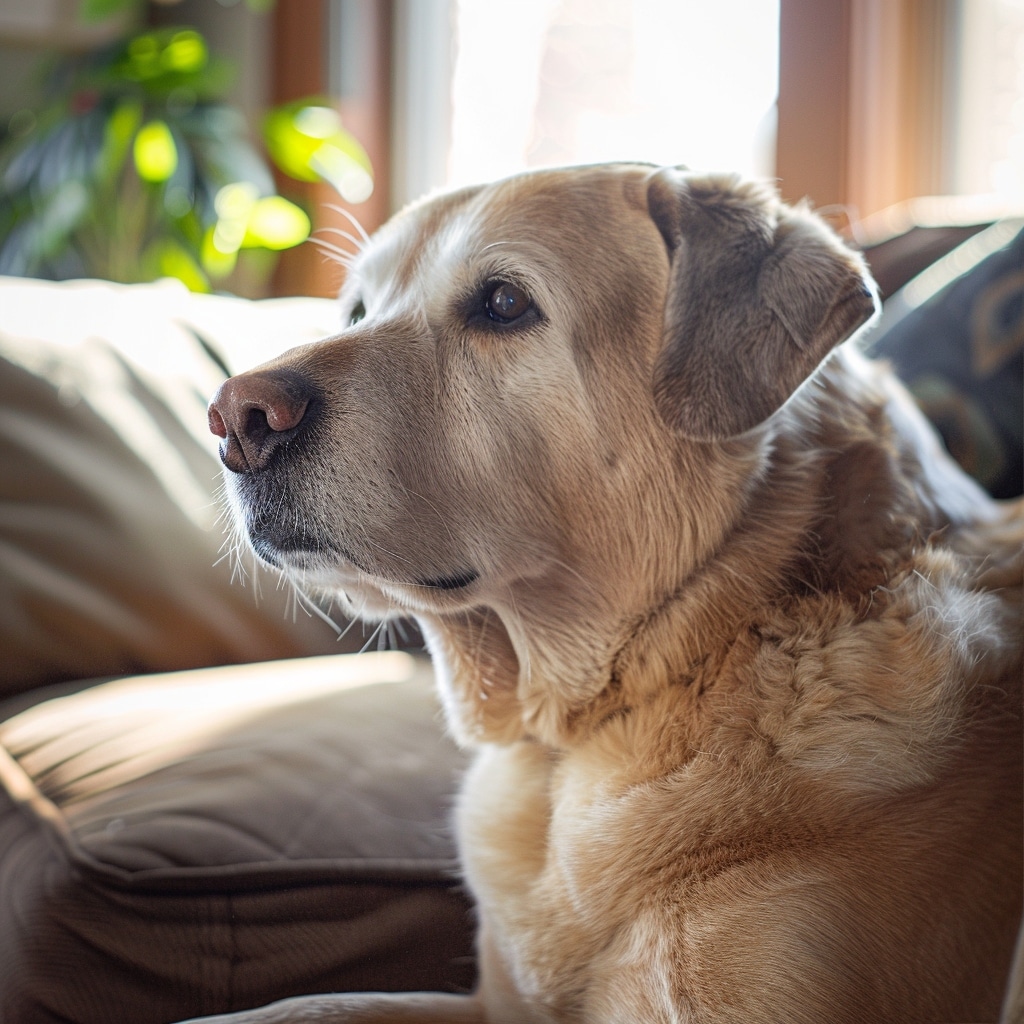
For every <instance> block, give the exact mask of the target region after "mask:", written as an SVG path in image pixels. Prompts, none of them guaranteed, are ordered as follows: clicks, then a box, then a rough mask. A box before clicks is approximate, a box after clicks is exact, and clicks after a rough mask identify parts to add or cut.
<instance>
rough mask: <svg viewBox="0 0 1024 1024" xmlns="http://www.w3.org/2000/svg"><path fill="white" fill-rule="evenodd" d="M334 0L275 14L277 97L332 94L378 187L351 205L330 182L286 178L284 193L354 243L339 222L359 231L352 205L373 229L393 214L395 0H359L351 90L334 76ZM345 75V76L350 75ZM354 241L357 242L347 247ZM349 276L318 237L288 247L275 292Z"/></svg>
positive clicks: (334, 289)
mask: <svg viewBox="0 0 1024 1024" xmlns="http://www.w3.org/2000/svg"><path fill="white" fill-rule="evenodd" d="M329 2H330V0H281V2H279V3H277V4H276V5H275V8H274V14H273V35H274V43H273V53H274V60H273V68H272V88H271V99H272V102H273V103H287V102H289V101H291V100H296V99H300V98H302V97H304V96H311V95H321V96H329V97H330V98H331V99H332V100H333V101H334V103H335V104H336V106H337V109H338V111H339V112H340V114H341V118H342V123H343V124H344V125H345V127H346V128H347V129H348V130H349V131H351V132H352V133H353V135H355V137H356V138H357V139H358V140H359V141H360V143H362V145H363V146H364V148H365V149H366V151H367V153H368V155H369V157H370V161H371V163H372V164H373V169H374V192H373V195H372V196H371V197H370V198H369V199H368V200H367V201H366V202H365V203H360V204H359V205H358V206H352V205H350V204H346V203H344V202H343V201H342V199H341V198H340V196H339V195H338V194H337V192H335V191H334V189H333V188H331V187H330V186H329V185H326V184H320V183H315V184H306V183H300V182H295V181H292V180H290V179H289V180H287V181H280V182H279V187H280V188H281V189H282V191H284V192H285V193H286V194H289V195H291V196H293V197H297V198H298V200H299V201H300V202H301V203H303V205H304V206H305V207H306V208H307V209H308V210H309V212H310V214H311V216H312V219H313V234H314V237H316V236H318V235H319V236H321V237H323V239H324V240H325V241H327V242H330V243H331V244H341V245H343V246H345V245H348V243H346V242H344V240H341V239H340V237H339V236H337V235H336V234H334V233H333V230H334V229H338V230H342V231H346V232H348V233H350V234H355V232H354V231H353V228H352V225H351V223H350V222H349V221H348V219H347V218H346V217H345V215H344V214H342V213H339V212H338V211H337V210H336V209H334V207H341V208H342V209H346V210H348V211H349V213H350V214H351V215H352V216H354V217H355V218H356V219H357V220H358V221H359V222H360V224H361V225H362V226H363V228H364V229H365V230H366V231H367V232H372V231H373V230H375V229H376V228H377V227H379V226H380V224H381V223H383V221H384V220H385V219H386V218H387V215H388V209H389V197H388V182H389V181H390V177H391V175H390V145H389V140H390V134H389V125H390V121H391V117H390V108H391V86H390V82H391V20H392V18H391V6H392V5H391V0H354V2H356V3H358V4H360V15H361V16H360V17H359V18H358V19H354V21H355V23H356V27H355V29H354V30H355V31H358V32H359V34H360V38H359V39H357V40H354V41H352V40H350V48H351V47H355V48H356V49H357V51H358V53H359V59H360V71H361V75H360V80H359V82H358V87H357V88H356V87H353V88H352V91H351V92H350V94H348V95H342V91H343V90H342V88H341V86H340V83H339V82H331V81H330V77H331V76H330V67H329V54H330V49H331V48H330V40H329V38H328V33H329V32H330V31H331V29H332V19H331V17H330V11H329V7H328V4H329ZM344 77H345V76H344V75H342V76H341V78H342V79H344ZM349 247H351V246H349ZM343 280H344V268H343V267H342V266H341V264H340V263H338V262H337V261H336V260H333V259H330V258H327V257H325V256H324V255H323V253H322V252H321V251H320V250H319V249H318V248H317V246H316V244H315V243H314V242H307V243H305V244H304V245H301V246H299V247H298V248H296V249H292V250H289V251H287V252H285V253H282V256H281V260H280V262H279V264H278V267H277V270H276V272H275V275H274V282H273V291H274V293H275V294H276V295H317V296H326V297H330V296H334V295H337V293H338V289H339V288H340V287H341V284H342V282H343Z"/></svg>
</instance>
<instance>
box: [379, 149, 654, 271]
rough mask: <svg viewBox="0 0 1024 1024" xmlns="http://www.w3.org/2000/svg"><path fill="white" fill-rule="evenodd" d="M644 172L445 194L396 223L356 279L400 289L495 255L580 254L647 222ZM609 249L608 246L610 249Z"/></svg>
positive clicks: (543, 177) (533, 176)
mask: <svg viewBox="0 0 1024 1024" xmlns="http://www.w3.org/2000/svg"><path fill="white" fill-rule="evenodd" d="M649 174H650V168H646V167H638V166H632V165H603V166H595V167H586V168H566V169H561V170H552V171H535V172H530V173H527V174H522V175H517V176H514V177H511V178H506V179H504V180H502V181H498V182H495V183H493V184H490V185H485V186H479V187H474V188H468V189H463V190H459V191H456V192H451V193H445V194H442V195H439V196H435V197H432V198H429V199H426V200H424V201H422V202H420V203H417V204H415V205H413V206H412V207H410V208H408V209H407V210H405V211H403V212H402V213H401V214H399V215H398V216H397V217H395V218H394V219H393V220H392V221H391V222H390V223H389V224H388V225H387V226H386V227H385V228H384V229H383V230H382V231H381V232H379V233H378V235H377V236H375V237H374V240H373V242H372V243H371V244H370V246H368V248H367V250H366V251H365V252H364V254H363V257H362V258H361V259H360V261H359V262H360V274H361V275H363V276H364V277H365V278H367V279H370V280H373V279H378V280H380V281H387V282H389V284H390V285H391V287H396V286H397V287H407V286H409V285H411V284H412V283H413V282H414V281H415V282H417V283H421V282H422V281H423V280H424V278H434V277H437V276H438V275H439V274H441V273H446V272H452V271H453V270H456V269H460V268H461V269H467V270H470V271H471V270H472V268H473V265H474V264H477V263H480V262H483V261H485V260H486V259H488V258H492V257H494V256H496V255H497V254H496V252H495V250H502V253H510V252H511V253H520V254H522V253H534V254H536V253H540V252H545V253H547V254H549V255H552V256H558V255H559V254H565V255H572V254H577V255H578V254H579V253H580V251H581V250H583V249H585V248H586V247H587V246H589V245H593V243H594V241H595V239H596V238H597V237H598V236H600V235H603V234H605V232H607V237H609V239H611V240H613V239H614V228H615V226H616V224H617V223H619V224H621V222H623V221H625V220H627V219H629V218H635V217H637V216H642V217H644V218H646V217H647V203H646V193H645V190H644V189H645V182H646V180H647V178H648V176H649ZM612 245H614V242H613V241H612Z"/></svg>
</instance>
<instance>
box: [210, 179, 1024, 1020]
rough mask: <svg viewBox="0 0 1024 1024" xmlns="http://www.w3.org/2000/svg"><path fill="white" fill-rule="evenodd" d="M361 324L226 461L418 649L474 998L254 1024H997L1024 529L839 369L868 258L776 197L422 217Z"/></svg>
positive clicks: (255, 514)
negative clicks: (453, 778)
mask: <svg viewBox="0 0 1024 1024" xmlns="http://www.w3.org/2000/svg"><path fill="white" fill-rule="evenodd" d="M341 302H342V306H343V310H344V318H345V321H349V320H350V321H351V323H350V324H349V325H348V326H347V327H346V328H345V329H344V330H342V331H340V332H339V333H338V334H337V335H335V336H333V337H330V338H327V339H325V340H323V341H321V342H318V343H316V344H313V345H308V346H304V347H301V348H297V349H294V350H292V351H290V352H287V353H286V354H285V355H283V356H281V357H280V358H279V359H277V360H275V361H273V362H271V363H269V364H266V365H264V366H262V367H260V368H258V369H256V370H254V371H252V372H250V373H246V374H242V375H240V376H238V377H234V378H232V379H231V380H229V381H227V382H226V383H225V384H224V385H223V387H222V388H221V390H220V391H219V392H218V394H217V396H216V397H215V399H214V401H213V403H212V404H211V407H210V420H211V427H212V429H213V430H214V432H215V433H216V434H218V435H220V436H221V437H222V438H223V442H222V447H221V452H222V458H223V461H224V463H225V465H226V467H227V470H228V473H227V480H228V487H229V492H230V495H231V502H232V505H233V508H234V512H235V515H236V518H237V521H238V523H239V524H240V526H241V528H242V529H243V530H244V531H245V533H246V534H247V535H248V537H249V540H250V541H251V543H252V545H253V547H254V548H255V550H256V552H257V553H258V554H259V555H260V556H261V557H262V558H263V559H264V560H266V561H267V562H269V563H270V564H271V565H274V566H277V567H278V568H280V569H281V570H283V571H284V572H285V573H287V574H289V575H290V576H292V577H293V578H295V579H296V580H300V581H301V582H302V583H303V584H304V585H306V586H312V587H316V588H320V589H323V590H329V591H331V592H332V593H335V594H339V595H344V599H345V600H346V601H347V605H348V607H349V608H350V609H351V611H352V612H353V614H357V615H361V616H364V617H369V618H381V617H384V616H387V615H390V614H393V613H399V614H406V615H412V616H415V618H416V619H417V620H418V622H419V624H420V626H421V627H422V630H423V632H424V634H425V636H426V637H427V640H428V644H429V647H430V651H431V654H432V656H433V659H434V664H435V666H436V674H437V679H438V684H439V687H440V692H441V695H442V699H443V703H444V706H445V710H446V714H447V718H448V722H449V725H450V728H451V730H452V732H453V733H454V735H455V736H456V738H457V739H458V740H459V741H460V742H462V743H464V744H467V745H470V746H472V747H474V748H476V750H477V751H478V753H477V756H476V759H475V763H474V767H473V768H472V769H471V771H470V773H469V775H468V777H467V778H466V780H465V783H464V786H463V791H462V796H461V800H460V803H459V807H458V811H457V828H458V838H459V844H460V850H461V855H462V859H463V863H464V869H465V878H466V881H467V883H468V885H469V887H470V889H471V890H472V893H473V894H474V896H475V899H476V901H477V905H478V908H479V921H480V929H479V961H480V984H479V988H478V991H477V992H476V993H475V994H473V995H467V996H455V995H439V994H430V993H415V994H414V993H410V994H393V995H382V994H372V993H371V994H354V995H330V996H311V997H308V998H299V999H292V1000H286V1001H284V1002H280V1003H275V1004H273V1005H272V1006H270V1007H266V1008H264V1009H262V1010H255V1011H251V1012H247V1013H243V1014H239V1015H237V1016H233V1017H231V1018H230V1019H231V1020H232V1021H245V1022H252V1024H255V1022H263V1024H267V1022H293V1024H299V1022H313V1021H316V1022H321V1024H328V1022H337V1024H341V1022H357V1021H358V1022H371V1021H403V1022H410V1024H411V1022H428V1021H466V1022H469V1021H473V1022H491V1024H497V1022H517V1024H518V1022H559V1024H567V1022H579V1024H600V1022H608V1024H612V1022H614V1024H624V1022H690V1024H697V1022H708V1024H710V1022H715V1024H719V1022H737V1024H740V1022H742V1024H751V1022H785V1024H798V1022H807V1024H811V1022H813V1024H823V1022H826V1024H837V1022H850V1024H854V1022H856V1024H883V1022H893V1024H909V1022H912V1021H991V1020H995V1019H996V1018H997V1017H998V1016H999V1012H1000V1003H1001V1000H1002V998H1003V992H1004V989H1005V985H1006V978H1007V974H1008V972H1009V968H1010V962H1011V957H1012V950H1013V945H1014V937H1015V934H1016V931H1017V927H1018V924H1019V922H1020V917H1021V898H1022V895H1021V880H1022V864H1021V852H1022V810H1021V803H1022V796H1021V789H1022V753H1021V732H1022V729H1021V671H1022V669H1021V646H1022V638H1021V625H1020V619H1019V614H1020V597H1021V575H1022V573H1021V557H1020V556H1021V540H1022V538H1024V518H1022V510H1021V506H1020V505H1013V506H1000V505H997V504H996V503H994V502H993V501H992V500H990V499H989V498H988V497H987V496H986V495H985V494H984V493H983V492H982V491H981V490H980V489H979V488H978V487H977V486H976V485H975V484H974V483H973V482H971V481H970V480H969V479H968V478H967V477H966V476H964V475H963V474H962V473H961V472H960V471H959V470H958V469H957V468H956V467H955V466H954V465H953V463H952V462H951V461H950V460H949V459H948V458H947V457H946V456H945V455H944V453H943V452H942V451H941V450H940V448H939V446H938V444H937V442H936V440H935V437H934V435H933V434H932V433H931V431H930V429H929V428H928V427H927V426H926V424H925V422H924V421H923V419H922V418H921V416H920V415H919V414H918V413H917V412H916V411H915V409H914V407H913V406H912V404H911V402H910V401H909V399H908V398H907V396H906V394H905V393H904V392H903V391H902V390H901V388H900V387H899V385H898V384H897V383H896V382H895V381H894V379H893V378H892V377H891V376H890V375H889V373H888V372H886V371H885V370H884V369H883V368H880V367H878V366H876V365H873V364H871V363H870V362H868V361H867V360H865V359H863V358H862V357H861V356H860V355H859V354H858V352H857V351H855V350H852V348H851V346H844V347H843V348H841V349H838V350H837V351H835V352H833V349H835V347H836V346H837V345H838V344H839V343H840V342H842V341H844V340H845V339H846V338H848V337H849V336H850V335H851V334H853V333H854V332H856V331H857V330H858V329H859V328H860V327H862V325H864V324H865V323H867V322H868V321H869V320H870V319H871V318H872V316H873V315H874V312H875V307H876V302H875V298H874V294H873V289H872V286H871V284H870V281H869V278H868V277H867V275H866V272H865V270H864V266H863V264H862V261H861V259H860V258H859V257H858V256H857V255H855V254H853V253H852V252H850V251H848V250H847V249H846V248H844V246H843V245H842V244H841V243H840V241H839V240H838V239H837V238H836V237H835V236H833V235H832V234H831V233H830V232H829V230H828V229H827V228H826V227H824V225H823V224H822V223H821V222H820V221H819V220H818V219H817V218H815V217H814V216H813V215H812V214H811V213H809V212H808V211H806V210H802V209H792V208H789V207H786V206H785V205H783V204H781V203H780V202H779V201H778V199H777V197H776V196H775V194H774V193H773V192H772V191H771V190H769V189H768V188H766V187H764V186H762V185H760V184H756V183H751V182H746V181H742V180H739V179H737V178H735V177H733V176H725V175H722V176H699V175H695V174H690V173H686V172H684V171H681V170H678V169H672V168H667V169H660V170H654V169H652V168H649V167H642V166H633V165H609V166H597V167H590V168H576V169H569V170H564V171H545V172H537V173H533V174H528V175H523V176H520V177H515V178H512V179H509V180H507V181H503V182H499V183H497V184H494V185H489V186H486V187H480V188H474V189H468V190H464V191H459V192H455V193H452V194H448V195H444V196H441V197H439V198H433V199H430V200H428V201H426V202H423V203H421V204H419V205H416V206H414V207H412V208H411V209H409V210H407V211H406V212H404V213H402V214H401V215H399V216H398V217H397V218H395V219H394V220H393V221H392V222H391V223H389V224H388V225H387V226H385V227H384V228H383V229H382V230H381V231H380V232H379V233H378V235H377V236H376V237H375V238H374V239H373V240H372V242H371V243H369V244H368V245H367V246H366V247H365V248H364V250H363V251H362V252H360V253H359V254H358V256H357V257H356V258H355V260H354V261H353V265H352V266H351V268H350V271H349V273H348V276H347V281H346V284H345V287H344V291H343V294H342V298H341ZM830 353H832V354H831V355H830ZM227 1019H228V1018H217V1020H227Z"/></svg>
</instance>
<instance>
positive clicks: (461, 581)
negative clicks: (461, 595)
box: [418, 569, 480, 590]
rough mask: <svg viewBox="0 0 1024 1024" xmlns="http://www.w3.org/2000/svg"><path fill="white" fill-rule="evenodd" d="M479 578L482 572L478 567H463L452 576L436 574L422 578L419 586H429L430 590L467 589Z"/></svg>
mask: <svg viewBox="0 0 1024 1024" xmlns="http://www.w3.org/2000/svg"><path fill="white" fill-rule="evenodd" d="M478 579H480V573H479V572H477V571H476V569H462V570H460V571H459V572H455V573H452V574H451V575H450V576H435V577H432V578H430V579H424V580H420V581H419V583H418V586H421V587H427V588H429V589H430V590H465V588H466V587H468V586H470V585H472V584H473V583H475V582H476V581H477V580H478Z"/></svg>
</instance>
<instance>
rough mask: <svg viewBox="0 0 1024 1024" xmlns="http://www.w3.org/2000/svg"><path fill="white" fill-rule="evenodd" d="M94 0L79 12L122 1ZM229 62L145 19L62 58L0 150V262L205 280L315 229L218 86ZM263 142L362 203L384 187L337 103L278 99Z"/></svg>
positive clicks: (71, 272) (197, 39)
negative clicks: (39, 100)
mask: <svg viewBox="0 0 1024 1024" xmlns="http://www.w3.org/2000/svg"><path fill="white" fill-rule="evenodd" d="M119 6H120V4H119V0H88V2H86V3H84V4H83V7H82V11H83V14H90V16H91V15H92V14H95V15H96V16H100V15H101V14H102V15H105V14H112V13H116V11H117V9H118V7H119ZM230 78H231V69H230V68H229V67H228V66H227V65H226V64H224V63H223V62H221V61H218V60H217V59H216V58H215V57H214V56H213V55H211V54H210V52H209V49H208V47H207V44H206V41H205V39H203V37H202V36H201V35H200V34H199V33H198V32H196V31H195V30H194V29H191V28H169V29H161V30H157V31H146V32H142V33H139V34H137V35H134V36H132V37H130V38H127V39H124V40H122V41H121V42H120V43H118V44H116V45H114V46H111V47H106V48H104V49H102V50H98V51H96V52H93V53H90V54H86V55H80V56H77V57H71V58H66V59H65V60H64V61H63V62H62V63H60V64H58V65H56V66H55V67H54V68H53V71H52V73H51V75H50V82H51V84H52V86H53V93H52V97H51V100H50V102H49V103H48V104H47V105H46V106H45V107H44V108H42V109H39V110H33V111H25V112H23V113H24V115H25V116H23V117H20V118H17V117H16V118H15V119H12V124H14V123H15V121H16V122H17V126H18V130H17V131H14V130H11V131H10V133H9V134H8V136H7V138H6V139H5V140H4V141H3V148H2V149H0V273H14V274H23V275H29V276H41V277H56V278H61V277H71V276H95V277H105V278H108V279H110V280H117V281H139V280H152V279H153V278H154V277H158V276H164V275H171V276H174V277H177V278H179V279H180V280H182V281H184V282H185V283H186V284H187V285H188V287H190V288H192V289H195V290H208V289H210V288H211V287H212V286H213V284H214V283H215V282H222V281H225V280H226V279H227V278H228V277H229V275H231V274H232V273H234V272H235V271H236V269H239V268H240V264H245V266H246V267H247V268H248V269H249V271H252V270H254V269H255V270H256V271H257V273H267V272H269V267H270V266H271V265H272V261H273V259H274V254H276V253H278V252H280V251H281V250H283V249H287V248H290V247H292V246H295V245H298V244H300V243H301V242H303V241H304V240H305V239H306V238H307V237H308V236H309V232H310V220H309V217H308V215H307V214H306V212H305V211H304V210H302V209H301V208H300V207H298V206H297V205H295V204H294V203H292V202H290V201H289V200H287V199H285V198H283V197H282V196H279V195H277V194H276V190H275V187H274V180H273V177H272V175H271V173H270V170H269V168H268V166H267V163H266V161H265V160H264V159H263V157H262V156H261V155H260V154H259V153H258V152H257V150H256V149H255V148H254V147H253V145H252V142H251V141H250V136H249V129H248V125H247V124H246V121H245V119H244V118H243V117H242V115H241V114H240V113H239V112H238V111H237V110H234V109H232V108H231V107H229V106H227V105H226V104H225V103H224V102H222V101H221V99H220V97H221V96H222V95H223V94H224V91H225V89H226V87H227V84H228V83H229V81H230ZM264 128H265V144H266V147H267V150H268V152H269V153H270V156H271V157H272V159H273V160H274V161H275V162H276V163H277V164H278V166H279V167H281V168H282V169H283V170H284V171H285V173H287V174H289V175H291V176H292V177H294V178H297V179H299V180H301V181H315V180H326V181H329V182H330V183H331V184H333V185H334V186H335V187H336V188H337V189H338V191H339V192H340V193H341V194H342V196H343V197H345V198H346V199H348V200H349V201H352V202H358V201H359V200H360V199H362V198H365V197H366V196H367V195H369V193H370V191H371V190H372V188H373V179H372V172H371V168H370V161H369V159H368V157H367V155H366V152H365V151H364V150H363V148H362V146H360V145H359V143H358V142H357V141H356V140H355V139H354V138H353V137H352V136H351V135H350V134H349V133H348V132H347V131H346V130H345V129H344V127H343V126H342V124H341V120H340V118H339V117H338V114H337V112H336V111H335V110H333V109H332V107H331V106H330V101H328V100H325V99H321V98H318V97H317V98H312V99H309V100H303V101H298V102H296V103H291V104H288V105H287V106H284V107H281V108H278V109H275V110H272V111H271V112H270V113H269V114H268V115H267V117H266V121H265V125H264Z"/></svg>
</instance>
